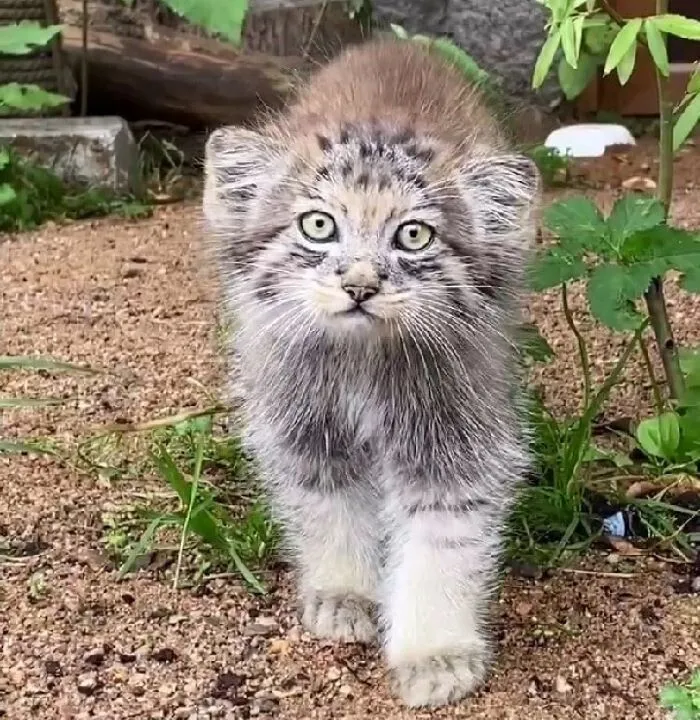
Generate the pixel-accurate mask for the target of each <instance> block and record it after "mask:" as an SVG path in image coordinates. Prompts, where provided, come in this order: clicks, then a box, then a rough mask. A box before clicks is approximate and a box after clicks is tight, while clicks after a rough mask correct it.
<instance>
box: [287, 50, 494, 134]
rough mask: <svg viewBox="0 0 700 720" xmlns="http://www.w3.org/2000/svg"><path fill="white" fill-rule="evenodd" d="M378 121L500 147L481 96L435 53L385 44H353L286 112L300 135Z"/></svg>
mask: <svg viewBox="0 0 700 720" xmlns="http://www.w3.org/2000/svg"><path fill="white" fill-rule="evenodd" d="M379 118H381V121H382V122H383V123H386V122H391V123H392V124H395V125H396V126H397V127H406V128H411V129H412V130H414V131H417V132H423V133H428V134H430V135H432V136H434V137H439V138H441V139H443V140H446V141H448V142H449V143H451V144H456V145H462V144H464V143H465V142H469V143H471V142H477V143H480V144H487V145H500V144H501V139H500V134H499V132H498V130H497V128H496V123H495V121H494V118H493V117H492V116H491V113H490V112H489V111H488V109H487V108H486V107H485V105H484V102H483V100H482V99H481V97H480V93H479V92H478V91H477V90H476V89H475V88H474V87H473V86H471V85H470V84H469V83H468V82H467V81H466V79H465V78H464V76H463V75H462V73H461V72H460V71H459V70H458V69H457V68H455V67H454V66H453V65H452V64H450V63H449V62H448V61H446V60H445V59H444V58H442V57H441V56H440V55H439V54H438V53H437V51H435V50H433V51H430V52H427V51H426V48H425V47H424V46H422V45H420V44H418V43H416V42H409V41H401V40H391V39H382V40H374V41H371V42H368V43H365V44H363V45H359V46H355V47H352V48H350V49H348V50H346V51H345V52H344V53H343V54H342V55H340V56H339V57H338V58H336V59H335V60H333V61H332V62H331V63H329V64H328V65H327V66H325V67H324V68H323V69H322V70H320V71H319V72H317V73H316V74H315V75H314V76H313V78H312V79H311V81H310V82H309V83H308V84H307V85H306V86H304V87H303V88H302V89H301V90H300V92H299V94H298V96H297V100H296V102H295V103H294V104H293V105H292V106H291V107H290V109H289V111H288V114H287V122H288V123H289V126H288V127H289V128H290V129H293V130H294V131H296V132H302V133H303V132H304V131H307V132H308V131H309V130H310V129H311V127H318V126H323V127H326V128H329V129H331V130H332V129H337V128H339V127H341V126H342V125H346V124H348V123H358V124H364V123H372V122H374V121H375V120H377V119H379Z"/></svg>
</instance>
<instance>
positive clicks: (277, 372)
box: [204, 114, 538, 705]
mask: <svg viewBox="0 0 700 720" xmlns="http://www.w3.org/2000/svg"><path fill="white" fill-rule="evenodd" d="M336 129H337V131H338V132H335V131H334V132H329V133H328V134H327V135H323V134H318V133H316V131H314V133H311V134H310V135H309V136H308V137H304V138H303V139H302V140H303V142H302V140H300V138H299V137H297V136H295V135H292V131H291V130H289V131H288V130H287V129H286V126H285V123H284V120H280V121H276V122H274V123H271V124H270V125H269V127H267V128H263V129H262V130H260V131H253V130H242V129H222V130H218V131H216V132H214V133H213V134H212V136H211V138H210V140H209V142H208V145H207V156H206V189H205V198H204V214H205V218H206V222H207V227H208V232H209V235H210V237H211V238H213V239H214V241H215V244H216V250H217V257H218V263H219V266H220V269H221V278H222V283H223V289H224V294H225V298H226V306H227V309H228V312H230V314H231V316H232V317H233V318H234V320H235V323H236V325H237V332H236V335H235V338H234V340H233V351H234V353H235V354H236V357H237V361H236V362H237V365H238V373H239V375H240V381H241V382H242V387H243V396H244V413H245V428H246V429H245V437H246V442H247V445H248V447H249V448H250V449H251V450H252V452H253V453H254V454H255V457H256V458H257V461H258V463H259V465H260V468H261V472H262V477H263V478H264V480H265V483H266V486H267V488H268V490H269V494H270V499H271V503H272V506H273V509H274V511H275V513H276V516H277V518H278V519H279V520H280V521H281V523H282V526H283V528H284V531H285V538H286V542H287V546H288V548H289V549H290V550H291V552H292V559H293V562H294V565H295V567H296V570H297V574H298V587H299V600H300V605H301V614H302V620H303V623H304V625H305V627H306V628H307V629H308V630H310V631H311V632H313V633H314V634H316V635H318V636H324V637H330V638H335V639H338V640H343V641H370V640H372V638H373V637H374V636H375V633H376V627H377V626H376V624H375V620H374V618H375V614H376V615H378V617H379V623H378V627H379V638H380V640H381V642H382V644H383V646H384V650H385V656H386V658H387V662H388V664H389V666H390V668H391V669H392V671H393V676H394V679H395V682H396V687H397V691H398V692H399V693H400V696H401V697H402V698H403V700H404V701H405V702H406V703H407V704H409V705H441V704H445V703H448V702H451V701H454V700H457V699H459V698H461V697H463V696H464V695H466V694H468V693H470V692H471V691H472V690H473V689H474V688H475V687H476V686H477V685H478V684H479V683H480V682H481V681H482V680H483V678H484V677H485V675H486V673H487V669H488V667H489V664H490V661H491V659H492V649H491V643H490V641H489V634H488V617H487V615H488V606H489V603H490V600H491V599H492V596H493V593H494V590H495V586H496V579H497V578H496V575H497V566H498V559H499V554H500V551H501V547H502V543H503V528H504V521H505V519H506V517H507V515H508V512H509V510H510V508H511V506H512V503H513V500H514V498H515V493H516V488H517V486H518V484H519V482H520V480H521V479H522V478H523V476H524V474H525V472H526V470H527V467H528V452H527V440H526V437H525V434H524V433H523V430H522V428H521V424H520V422H519V416H518V412H517V407H516V401H515V399H514V398H515V397H516V396H517V386H518V377H517V371H516V368H517V364H516V362H515V357H514V348H513V342H512V341H513V327H514V325H515V323H516V322H517V321H518V306H519V302H520V296H521V291H522V284H523V268H524V266H525V262H526V257H527V252H528V247H529V244H530V242H531V239H532V234H533V232H532V219H531V218H532V212H531V210H532V203H533V200H534V198H535V196H536V193H537V189H538V182H537V177H536V173H535V172H534V171H533V169H532V166H531V164H530V163H528V162H527V161H525V160H523V159H522V158H519V157H517V156H514V155H510V154H507V153H504V152H502V151H500V150H496V149H493V148H488V147H482V146H480V145H479V144H478V143H477V142H476V141H475V142H474V143H472V144H471V145H469V144H466V145H465V146H464V148H462V150H463V157H462V161H461V162H460V163H459V164H458V165H457V166H455V167H454V171H453V172H451V173H447V171H445V172H446V173H447V174H443V176H441V177H440V178H436V176H435V175H434V174H431V167H432V164H433V163H434V162H435V158H438V157H440V155H441V153H443V152H444V151H445V147H444V144H445V143H444V141H442V140H439V139H438V138H437V137H431V136H430V135H429V134H426V133H424V132H422V131H421V132H412V131H411V128H410V127H408V128H397V127H396V126H395V124H394V123H393V122H392V121H389V120H387V121H386V122H385V121H384V120H383V117H382V115H381V114H380V115H378V117H376V118H373V119H372V121H371V122H368V123H362V122H355V123H354V124H351V125H350V124H349V125H347V126H342V125H341V126H340V127H339V128H336ZM294 132H298V130H295V131H294ZM312 146H313V147H312ZM453 150H454V148H453ZM309 210H320V211H324V212H329V213H331V214H332V215H333V217H334V218H335V221H336V224H337V229H338V232H337V237H336V239H335V241H334V242H331V243H323V244H319V245H318V246H316V245H315V244H313V243H310V242H309V241H308V240H307V239H305V238H304V236H303V234H302V232H301V230H300V228H299V221H298V216H299V214H300V213H303V212H306V211H309ZM414 217H418V218H419V219H420V220H422V221H423V222H428V223H429V224H431V225H432V226H433V227H434V228H435V233H436V237H435V240H434V241H433V243H432V245H430V246H429V247H428V248H427V249H426V250H424V251H423V252H419V253H407V252H404V251H402V250H400V249H397V247H396V246H395V243H394V242H393V239H392V238H393V232H394V230H395V228H396V224H397V222H398V220H399V219H400V218H403V219H406V218H408V219H411V218H414ZM351 275H352V277H353V278H354V279H353V282H354V283H357V282H364V283H366V284H368V285H372V286H373V287H376V288H379V291H378V292H377V293H376V294H375V295H374V296H373V297H372V298H371V299H370V300H369V301H367V302H366V303H365V304H364V305H366V306H367V312H368V313H369V316H368V315H358V314H356V313H355V314H352V313H348V312H347V311H348V310H349V309H350V308H351V307H352V306H353V301H352V299H351V298H349V297H348V296H347V294H346V293H344V292H343V289H342V286H343V283H344V282H345V280H346V279H347V278H348V277H350V276H351ZM358 278H359V281H358ZM377 610H378V612H377Z"/></svg>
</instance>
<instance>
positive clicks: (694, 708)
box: [660, 669, 700, 720]
mask: <svg viewBox="0 0 700 720" xmlns="http://www.w3.org/2000/svg"><path fill="white" fill-rule="evenodd" d="M660 701H661V707H664V708H667V709H668V710H671V711H672V712H673V720H699V719H700V669H696V670H695V671H694V672H693V675H692V677H691V678H690V680H689V681H688V682H687V683H686V684H685V685H667V686H666V687H665V688H663V690H662V691H661V695H660Z"/></svg>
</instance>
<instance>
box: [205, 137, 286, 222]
mask: <svg viewBox="0 0 700 720" xmlns="http://www.w3.org/2000/svg"><path fill="white" fill-rule="evenodd" d="M279 159H280V151H279V143H278V142H277V141H276V139H274V138H271V137H269V136H267V135H264V134H262V133H260V132H256V131H254V130H247V129H244V128H233V127H223V128H219V129H218V130H214V132H212V134H211V135H210V136H209V138H208V140H207V142H206V145H205V150H204V202H203V207H204V214H205V216H206V218H207V220H208V221H209V222H210V224H211V226H212V229H214V230H216V229H219V227H218V226H219V225H221V224H222V223H226V222H227V221H228V223H230V220H231V219H232V218H235V217H241V215H242V214H243V213H245V212H246V210H247V209H248V207H249V205H250V201H251V200H252V199H253V198H254V197H255V196H256V195H257V194H259V193H260V191H261V190H264V188H265V186H266V185H269V184H270V183H271V182H272V181H273V179H274V178H275V177H276V175H277V173H275V172H274V170H273V166H274V165H275V164H276V163H278V162H279Z"/></svg>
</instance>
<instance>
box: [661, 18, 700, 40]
mask: <svg viewBox="0 0 700 720" xmlns="http://www.w3.org/2000/svg"><path fill="white" fill-rule="evenodd" d="M654 24H655V25H656V27H658V28H659V30H661V32H665V33H668V34H669V35H675V36H676V37H679V38H684V39H686V40H700V20H693V19H691V18H687V17H684V16H683V15H674V14H668V15H657V16H656V17H655V18H654Z"/></svg>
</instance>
